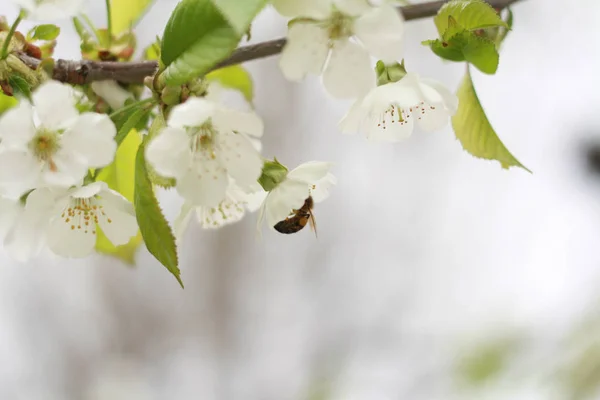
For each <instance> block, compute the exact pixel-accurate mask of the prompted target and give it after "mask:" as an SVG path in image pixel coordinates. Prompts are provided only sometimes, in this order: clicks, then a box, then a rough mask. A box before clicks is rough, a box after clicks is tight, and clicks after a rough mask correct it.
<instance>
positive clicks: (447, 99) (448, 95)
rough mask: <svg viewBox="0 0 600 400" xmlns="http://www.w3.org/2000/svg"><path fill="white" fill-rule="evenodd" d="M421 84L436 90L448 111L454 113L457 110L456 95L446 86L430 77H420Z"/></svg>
mask: <svg viewBox="0 0 600 400" xmlns="http://www.w3.org/2000/svg"><path fill="white" fill-rule="evenodd" d="M421 84H422V85H421V86H424V85H428V86H430V87H432V88H433V89H434V90H436V91H437V92H438V93H439V94H440V96H441V97H442V101H443V103H444V106H445V108H446V110H447V111H448V113H449V114H450V115H454V114H455V113H456V110H458V97H457V96H456V95H455V94H454V93H452V92H451V91H450V90H448V88H447V87H446V86H444V85H443V84H441V83H440V82H437V81H434V80H432V79H421Z"/></svg>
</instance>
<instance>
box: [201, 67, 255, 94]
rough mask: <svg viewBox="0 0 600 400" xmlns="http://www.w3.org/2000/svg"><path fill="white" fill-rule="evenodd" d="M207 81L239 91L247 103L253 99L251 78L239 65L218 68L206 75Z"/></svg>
mask: <svg viewBox="0 0 600 400" xmlns="http://www.w3.org/2000/svg"><path fill="white" fill-rule="evenodd" d="M206 79H208V80H209V81H211V80H212V81H217V82H218V83H219V84H220V85H221V86H223V87H225V88H229V89H235V90H239V91H240V92H241V93H242V94H243V95H244V97H245V98H246V100H247V101H248V103H252V99H253V98H254V83H253V82H252V76H251V75H250V73H249V72H248V71H247V70H246V69H245V68H244V67H242V66H241V65H232V66H231V67H225V68H219V69H217V70H215V71H212V72H210V73H208V74H207V75H206Z"/></svg>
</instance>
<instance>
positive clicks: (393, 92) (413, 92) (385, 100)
mask: <svg viewBox="0 0 600 400" xmlns="http://www.w3.org/2000/svg"><path fill="white" fill-rule="evenodd" d="M423 97H424V95H423V92H422V91H421V89H420V83H419V78H418V76H417V75H416V74H413V73H410V72H409V73H408V74H406V76H405V77H404V78H402V79H401V80H399V81H398V82H394V83H388V84H386V85H381V86H378V87H376V88H375V89H373V90H372V91H371V92H369V94H368V95H367V96H366V97H365V99H364V101H363V106H364V107H367V108H373V109H383V110H385V109H387V108H388V107H390V106H391V105H396V106H398V107H400V108H410V107H413V106H415V105H418V104H419V103H420V102H421V101H423V100H424V98H423Z"/></svg>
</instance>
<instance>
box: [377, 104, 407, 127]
mask: <svg viewBox="0 0 600 400" xmlns="http://www.w3.org/2000/svg"><path fill="white" fill-rule="evenodd" d="M411 112H412V108H411V109H409V111H407V110H406V109H403V108H400V107H398V106H396V105H394V104H392V105H391V106H389V107H388V108H387V109H386V110H385V111H384V112H383V114H381V115H380V117H379V121H378V123H377V126H378V127H380V128H382V129H387V125H388V124H400V125H404V124H406V123H408V118H410V113H411Z"/></svg>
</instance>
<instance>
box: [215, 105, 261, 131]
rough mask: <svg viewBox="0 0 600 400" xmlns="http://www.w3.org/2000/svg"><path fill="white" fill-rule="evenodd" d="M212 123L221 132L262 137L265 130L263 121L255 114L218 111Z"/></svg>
mask: <svg viewBox="0 0 600 400" xmlns="http://www.w3.org/2000/svg"><path fill="white" fill-rule="evenodd" d="M212 121H213V124H214V126H215V128H216V129H217V131H219V132H240V133H245V134H248V135H252V136H254V137H261V136H262V134H263V131H264V129H265V127H264V124H263V121H262V119H261V118H260V117H259V116H258V115H256V113H254V112H242V111H236V110H218V111H217V112H215V114H214V116H213V119H212Z"/></svg>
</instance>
